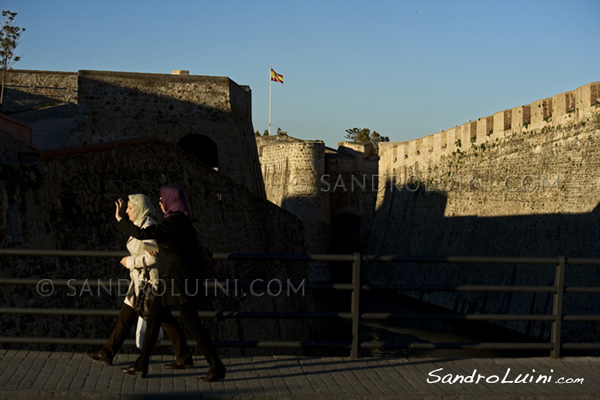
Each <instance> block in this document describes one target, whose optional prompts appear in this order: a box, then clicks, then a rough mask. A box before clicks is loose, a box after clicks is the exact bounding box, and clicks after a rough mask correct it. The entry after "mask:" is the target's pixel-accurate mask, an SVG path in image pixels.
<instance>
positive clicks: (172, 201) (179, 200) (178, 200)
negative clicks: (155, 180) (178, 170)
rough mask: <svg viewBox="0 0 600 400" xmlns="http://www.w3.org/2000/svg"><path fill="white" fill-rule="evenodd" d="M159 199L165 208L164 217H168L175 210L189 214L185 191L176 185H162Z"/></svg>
mask: <svg viewBox="0 0 600 400" xmlns="http://www.w3.org/2000/svg"><path fill="white" fill-rule="evenodd" d="M160 201H161V202H162V205H163V207H164V208H165V218H169V217H170V216H172V215H173V214H175V213H176V212H182V213H184V214H185V215H188V216H189V215H190V209H189V207H188V203H187V200H186V198H185V193H183V190H182V189H181V188H180V187H179V186H177V185H164V186H162V187H161V188H160Z"/></svg>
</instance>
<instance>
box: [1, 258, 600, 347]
mask: <svg viewBox="0 0 600 400" xmlns="http://www.w3.org/2000/svg"><path fill="white" fill-rule="evenodd" d="M126 255H128V253H126V252H120V251H112V252H111V251H65V250H15V249H0V256H36V257H124V256H126ZM214 259H215V260H257V261H284V262H292V261H305V262H310V261H318V262H327V263H340V262H342V263H352V281H351V283H331V284H327V283H320V284H318V283H314V284H307V285H305V286H306V289H312V290H319V289H333V290H344V291H349V292H351V306H350V312H301V313H298V312H296V313H294V312H249V311H200V312H199V314H200V316H201V317H202V318H276V319H277V318H290V319H304V318H311V319H341V320H349V321H350V322H351V340H350V341H349V342H343V341H340V342H317V341H216V342H215V344H216V345H217V346H229V347H234V346H238V347H260V348H312V347H329V348H344V349H349V350H350V357H351V358H357V357H358V355H359V349H361V348H362V349H377V348H390V347H391V348H404V349H424V350H425V349H427V350H429V349H442V348H443V349H476V350H549V351H550V356H551V357H560V355H561V351H562V350H598V349H600V342H595V343H563V337H562V331H563V329H562V323H563V322H564V321H570V322H584V321H591V322H599V321H600V315H593V314H573V315H564V313H563V307H564V295H565V294H566V293H575V294H581V293H600V287H596V286H570V287H567V286H565V273H566V267H567V265H588V266H591V265H595V266H599V265H600V259H586V258H566V257H564V256H559V257H538V258H535V257H407V256H397V255H389V256H370V255H361V254H359V253H354V254H350V255H333V254H242V253H216V254H214ZM365 262H369V263H399V264H407V263H408V264H415V263H419V264H529V265H535V264H538V265H554V266H555V276H554V284H553V285H551V286H531V285H521V286H516V285H426V286H416V285H394V284H389V285H375V284H364V283H362V281H361V268H362V265H363V263H365ZM39 282H40V279H15V278H0V285H38V284H39ZM52 284H53V285H56V286H60V285H62V286H66V285H73V286H77V285H78V284H79V285H81V282H79V283H78V282H73V280H57V279H54V280H53V281H52ZM88 284H89V283H88ZM100 284H101V282H98V285H100ZM246 284H247V283H246ZM214 285H215V284H214V283H212V284H211V283H209V286H211V287H214ZM371 290H392V291H396V292H420V291H445V292H488V293H492V292H523V293H549V294H551V295H553V300H554V301H553V306H552V314H455V313H450V312H449V313H445V314H430V313H423V314H419V313H417V314H413V313H411V314H406V313H371V312H370V313H361V307H360V303H361V293H362V292H363V291H371ZM0 314H29V315H71V316H75V315H77V316H82V315H83V316H116V315H117V314H118V310H116V309H111V310H90V309H58V308H54V309H50V308H17V307H12V308H11V307H1V308H0ZM174 314H175V315H177V313H174ZM392 319H440V320H465V321H541V322H550V323H551V337H550V341H549V342H527V343H508V342H504V343H431V342H415V343H386V342H377V341H370V342H366V341H361V340H360V335H359V333H360V328H361V322H363V321H382V320H392ZM104 342H105V339H80V338H47V337H0V343H21V344H24V343H28V344H71V345H81V344H88V345H92V344H93V345H101V344H103V343H104ZM131 342H132V341H131V340H128V341H127V342H126V344H131Z"/></svg>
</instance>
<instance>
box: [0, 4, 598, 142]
mask: <svg viewBox="0 0 600 400" xmlns="http://www.w3.org/2000/svg"><path fill="white" fill-rule="evenodd" d="M0 4H1V6H0V8H2V9H3V10H7V9H8V10H11V11H14V12H17V13H18V16H17V20H18V21H17V23H18V25H19V26H22V27H25V28H26V29H27V30H26V32H25V33H24V34H23V36H22V41H21V44H20V45H19V47H18V49H17V54H18V55H20V56H21V61H19V62H18V63H16V64H15V65H14V68H18V69H40V70H50V71H77V70H82V69H89V70H107V71H128V72H150V73H171V71H172V70H174V69H187V70H189V71H190V73H191V74H193V75H212V76H227V77H229V78H231V79H232V80H234V81H235V82H237V83H238V84H240V85H248V86H250V88H251V89H252V108H253V124H254V130H259V131H260V132H263V131H264V130H265V129H267V127H268V106H269V70H270V67H273V69H275V71H277V72H278V73H280V74H282V75H283V76H284V83H283V84H279V83H273V85H272V131H273V132H275V131H276V130H277V128H278V127H280V128H281V129H283V130H284V131H287V132H288V133H289V134H290V135H291V136H294V137H298V138H300V139H311V140H312V139H319V140H324V141H325V143H326V144H327V145H328V146H330V147H337V142H339V141H342V140H344V136H345V134H346V132H345V131H346V129H350V128H354V127H358V128H369V129H371V130H376V131H377V132H379V133H380V134H381V135H383V136H389V138H390V140H391V141H405V140H411V139H417V138H420V137H423V136H427V135H430V134H433V133H435V132H438V131H439V130H441V129H448V128H451V127H453V126H454V125H461V124H463V123H465V122H466V121H467V120H475V119H477V118H479V117H485V116H488V115H492V114H493V113H495V112H497V111H502V110H505V109H509V108H513V107H517V106H520V105H524V104H529V103H531V102H532V101H535V100H540V99H543V98H546V97H551V96H553V95H555V94H559V93H562V92H566V91H569V90H573V89H575V88H577V87H579V86H583V85H585V84H588V83H591V82H595V81H600V67H599V66H600V51H598V43H600V23H599V21H600V1H598V0H562V1H556V0H516V1H513V0H456V1H453V0H438V1H434V0H420V1H388V0H286V1H281V0H280V1H271V0H245V1H242V0H220V1H217V0H210V1H209V0H170V1H166V0H161V1H158V0H143V1H142V0H103V1H99V0H85V1H84V0H52V1H48V0H2V1H1V3H0Z"/></svg>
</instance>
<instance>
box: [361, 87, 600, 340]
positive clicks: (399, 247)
mask: <svg viewBox="0 0 600 400" xmlns="http://www.w3.org/2000/svg"><path fill="white" fill-rule="evenodd" d="M599 87H600V84H598V83H594V84H590V85H586V86H583V87H581V88H579V89H577V90H575V91H574V92H568V93H565V94H561V95H558V96H554V97H552V98H550V99H544V100H540V101H536V102H534V103H532V104H531V105H529V106H524V107H518V108H513V109H512V110H509V111H503V112H500V113H496V114H494V116H493V117H487V118H481V119H479V120H478V121H474V122H471V123H468V124H465V125H463V126H461V127H457V128H454V129H451V130H449V131H447V132H442V133H438V134H435V135H433V136H429V137H427V138H423V139H419V140H414V141H410V142H406V143H383V144H382V149H383V151H382V152H381V153H382V155H381V160H380V166H379V175H380V187H379V190H380V191H379V192H378V199H377V206H376V211H375V216H374V219H373V223H372V224H373V230H372V232H373V234H372V235H371V237H370V241H369V253H373V254H402V255H409V256H419V255H439V256H490V257H502V256H514V257H549V256H558V255H564V256H566V257H590V258H598V257H600V247H598V243H599V242H600V230H599V229H598V226H599V225H600V213H599V212H598V210H599V209H600V207H598V206H599V204H600V185H599V184H598V174H599V171H600V161H599V160H600V105H599V103H598V102H597V101H596V99H597V98H598V88H599ZM569 111H570V112H569ZM528 115H529V116H530V118H529V119H527V116H528ZM524 116H525V117H524ZM509 124H510V125H509ZM509 126H510V129H505V130H500V131H499V129H502V128H503V127H504V128H506V127H509ZM472 138H473V139H474V140H471V139H472ZM444 146H445V147H444ZM398 267H399V266H398ZM374 271H376V270H375V269H374V270H373V271H371V272H370V276H369V278H370V279H371V280H373V281H375V282H381V283H384V282H390V281H394V282H398V283H407V284H411V283H412V284H419V285H420V284H436V283H439V284H446V285H468V284H482V283H483V284H493V285H541V286H545V285H553V284H554V266H553V265H548V266H539V267H535V266H527V265H517V266H515V265H456V266H454V265H449V264H439V265H433V266H431V267H427V268H424V267H423V266H422V265H404V266H403V267H402V268H390V269H388V270H386V272H384V273H374ZM377 271H381V270H380V269H379V270H377ZM566 277H567V285H573V286H580V285H581V286H600V269H598V268H597V266H593V267H592V266H590V267H585V268H584V267H579V266H569V267H568V269H567V273H566ZM415 296H417V297H419V298H420V299H422V300H424V301H428V302H431V303H434V304H437V305H441V306H443V307H446V308H449V309H452V310H455V311H458V312H467V313H509V312H510V313H513V314H537V313H540V314H547V313H549V312H551V308H552V296H551V295H549V294H543V293H538V294H526V293H519V294H518V293H487V294H483V293H469V294H465V293H463V294H450V293H444V292H434V293H431V294H415ZM599 312H600V308H599V306H598V302H597V301H596V300H594V299H593V297H592V295H587V294H581V295H568V296H566V309H565V313H589V314H597V313H599ZM500 324H503V325H505V326H507V327H509V328H511V329H514V330H517V331H520V332H523V333H527V334H530V335H532V336H534V337H538V338H543V339H547V338H548V337H549V332H550V329H549V323H537V322H516V321H511V322H502V323H500ZM563 326H564V333H565V335H566V337H569V338H570V339H572V340H582V341H585V340H586V338H587V339H588V340H589V338H590V337H595V336H597V335H598V334H600V328H599V327H598V326H597V324H594V323H592V322H589V323H583V322H582V323H564V325H563Z"/></svg>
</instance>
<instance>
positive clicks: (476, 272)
mask: <svg viewBox="0 0 600 400" xmlns="http://www.w3.org/2000/svg"><path fill="white" fill-rule="evenodd" d="M447 202H448V195H447V194H446V193H444V192H427V191H425V190H415V191H410V190H399V189H398V188H396V187H395V186H393V185H390V186H388V187H387V188H386V191H385V195H384V198H383V203H382V204H381V207H380V208H379V209H378V210H377V212H376V214H375V219H374V229H373V232H374V233H373V235H372V236H371V238H370V242H369V254H400V255H407V256H421V255H436V256H489V257H555V256H559V255H564V256H566V257H586V258H587V257H589V258H598V257H600V246H599V245H598V244H599V243H600V230H599V229H598V227H599V226H600V206H596V208H595V209H594V210H593V211H592V212H590V213H582V214H543V215H515V216H504V217H477V216H464V217H445V216H444V213H445V210H446V206H447ZM365 275H366V276H365V277H366V279H367V280H369V281H371V282H373V283H390V282H394V283H397V284H415V285H432V284H444V285H470V284H473V285H477V284H490V285H543V286H552V285H554V278H555V266H554V265H509V264H426V265H425V264H402V265H400V264H392V265H390V264H372V265H369V266H367V271H366V274H365ZM566 285H567V286H569V285H577V286H600V268H599V267H597V266H585V267H582V266H574V265H569V266H568V268H567V271H566ZM412 296H413V297H416V298H418V299H420V300H423V301H426V302H428V303H432V304H435V305H438V306H442V307H444V308H447V309H451V310H454V311H457V312H462V313H512V314H548V313H551V312H552V295H550V294H544V293H539V294H538V293H535V294H534V293H477V292H474V293H469V292H467V293H456V294H454V293H446V292H431V293H424V292H421V293H413V294H412ZM598 300H600V299H598V296H597V295H594V294H566V295H565V302H566V303H565V313H578V314H579V313H589V314H598V313H600V302H599V301H598ZM499 325H502V326H505V327H507V328H510V329H513V330H516V331H518V332H521V333H525V334H528V335H531V336H533V337H536V338H539V339H547V338H549V334H550V323H541V322H526V321H525V322H516V321H510V322H506V323H499ZM563 327H564V332H565V335H566V336H565V337H568V338H569V341H577V340H583V341H585V340H586V338H587V340H590V338H596V337H597V336H598V335H600V326H598V324H597V323H586V322H579V323H576V322H573V323H563Z"/></svg>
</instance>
